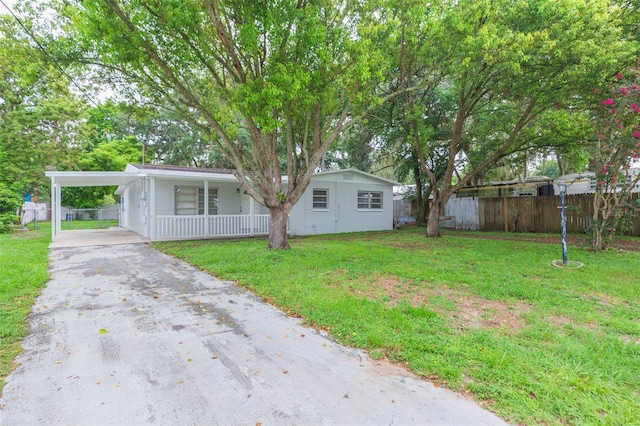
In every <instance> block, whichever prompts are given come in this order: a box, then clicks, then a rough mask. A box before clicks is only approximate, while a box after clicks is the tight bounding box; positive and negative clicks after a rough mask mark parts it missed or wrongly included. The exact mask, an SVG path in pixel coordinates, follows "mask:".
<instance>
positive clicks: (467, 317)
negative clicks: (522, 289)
mask: <svg viewBox="0 0 640 426" xmlns="http://www.w3.org/2000/svg"><path fill="white" fill-rule="evenodd" d="M438 293H439V294H438ZM436 294H438V295H439V296H442V297H444V298H446V299H447V300H449V301H452V302H453V303H454V304H455V306H456V310H455V311H453V312H450V313H449V314H450V320H451V322H452V324H453V325H454V326H456V327H457V328H460V329H482V328H502V329H507V330H509V331H512V332H517V331H519V330H520V329H522V327H523V318H522V314H523V313H526V312H529V311H530V310H531V308H532V307H533V305H531V304H528V303H524V302H515V303H512V304H509V303H506V302H503V301H500V300H490V299H485V298H483V297H480V296H475V295H471V294H467V293H463V292H460V291H457V290H455V289H450V288H448V287H440V288H438V289H436Z"/></svg>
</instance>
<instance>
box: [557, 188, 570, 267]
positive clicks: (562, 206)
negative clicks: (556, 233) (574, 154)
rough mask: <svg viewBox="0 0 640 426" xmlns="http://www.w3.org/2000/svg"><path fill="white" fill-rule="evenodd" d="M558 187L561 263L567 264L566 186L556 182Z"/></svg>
mask: <svg viewBox="0 0 640 426" xmlns="http://www.w3.org/2000/svg"><path fill="white" fill-rule="evenodd" d="M558 188H559V189H560V228H561V229H562V265H563V266H566V265H567V257H568V256H567V216H566V214H565V200H564V199H565V195H566V192H567V186H566V185H565V184H564V182H559V183H558Z"/></svg>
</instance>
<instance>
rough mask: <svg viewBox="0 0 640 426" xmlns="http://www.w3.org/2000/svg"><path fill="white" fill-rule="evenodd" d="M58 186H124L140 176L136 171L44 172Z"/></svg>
mask: <svg viewBox="0 0 640 426" xmlns="http://www.w3.org/2000/svg"><path fill="white" fill-rule="evenodd" d="M45 174H46V175H47V177H50V178H52V179H53V180H54V181H55V183H56V184H58V185H59V186H60V187H70V186H121V185H122V186H126V185H128V184H129V183H131V182H133V181H134V180H136V179H138V178H140V177H142V176H141V175H140V174H139V173H137V172H46V173H45Z"/></svg>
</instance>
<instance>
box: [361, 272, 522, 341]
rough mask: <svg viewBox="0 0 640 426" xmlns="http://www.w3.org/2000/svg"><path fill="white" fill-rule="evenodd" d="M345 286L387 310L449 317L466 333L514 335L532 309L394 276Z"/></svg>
mask: <svg viewBox="0 0 640 426" xmlns="http://www.w3.org/2000/svg"><path fill="white" fill-rule="evenodd" d="M367 284H368V285H367ZM348 287H349V288H350V290H351V293H352V294H353V295H354V296H356V297H363V298H367V299H372V300H376V301H379V302H382V303H385V304H386V305H387V306H389V307H394V306H397V305H398V304H400V303H408V304H410V305H411V306H413V307H420V306H423V307H426V308H427V309H431V310H433V311H435V312H437V313H439V314H440V315H442V316H444V317H447V318H449V321H450V322H451V324H452V326H453V327H455V328H458V329H466V330H468V329H481V328H491V329H500V328H502V329H507V330H509V331H511V332H517V331H519V330H520V329H521V328H522V327H523V318H522V314H523V313H526V312H528V311H530V310H531V308H532V307H533V306H532V305H531V304H528V303H524V302H515V303H511V304H509V303H506V302H503V301H499V300H489V299H485V298H482V297H480V296H475V295H471V294H468V293H466V292H463V291H460V290H456V289H452V288H449V287H446V286H440V287H427V286H420V285H416V284H413V283H411V282H406V281H403V280H402V279H400V278H398V277H396V276H393V275H383V276H376V277H374V278H373V279H372V280H371V281H370V282H369V283H360V285H357V286H356V285H348Z"/></svg>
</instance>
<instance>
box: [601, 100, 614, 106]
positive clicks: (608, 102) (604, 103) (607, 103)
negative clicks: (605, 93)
mask: <svg viewBox="0 0 640 426" xmlns="http://www.w3.org/2000/svg"><path fill="white" fill-rule="evenodd" d="M602 105H613V99H611V98H609V99H606V100H604V101H602Z"/></svg>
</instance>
